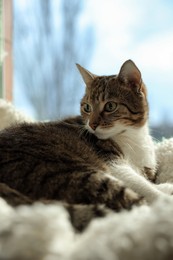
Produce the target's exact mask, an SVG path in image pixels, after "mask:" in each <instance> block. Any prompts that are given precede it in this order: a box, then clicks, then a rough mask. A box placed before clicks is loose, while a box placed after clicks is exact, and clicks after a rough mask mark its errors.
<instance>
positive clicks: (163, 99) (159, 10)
mask: <svg viewBox="0 0 173 260" xmlns="http://www.w3.org/2000/svg"><path fill="white" fill-rule="evenodd" d="M16 1H17V2H18V4H19V5H20V7H21V6H22V8H24V7H26V4H27V2H28V1H27V0H16ZM52 1H53V2H54V3H55V4H58V3H59V1H58V0H52ZM84 2H85V6H84V8H83V12H82V13H81V16H80V26H81V28H82V27H85V26H86V25H87V24H92V26H93V29H94V39H95V43H94V50H93V55H92V58H91V60H90V63H89V65H88V67H87V68H88V69H89V70H90V71H92V72H94V73H95V74H98V75H103V74H116V73H118V71H119V68H120V66H121V64H122V63H123V62H124V61H125V60H127V59H129V58H130V59H132V60H133V61H134V62H135V63H136V65H137V66H138V68H139V69H140V71H141V72H142V76H143V80H144V82H145V83H146V85H147V87H148V93H149V94H148V95H149V103H150V121H151V122H152V124H157V123H160V122H161V120H163V119H164V120H168V121H170V122H171V123H172V124H173V112H172V111H173V101H172V100H173V1H170V0H169V1H168V0H152V1H151V0H145V1H142V0H87V1H84ZM75 62H78V61H74V63H75ZM79 77H80V76H79ZM17 93H18V92H17ZM16 95H17V94H16ZM80 98H81V96H80V94H79V100H80ZM15 103H16V105H17V106H20V101H19V99H18V98H15Z"/></svg>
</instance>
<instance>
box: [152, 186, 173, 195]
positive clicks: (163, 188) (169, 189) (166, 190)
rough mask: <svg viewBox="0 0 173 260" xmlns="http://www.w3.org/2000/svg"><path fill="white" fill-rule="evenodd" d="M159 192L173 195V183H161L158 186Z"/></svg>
mask: <svg viewBox="0 0 173 260" xmlns="http://www.w3.org/2000/svg"><path fill="white" fill-rule="evenodd" d="M156 187H157V189H158V190H159V191H162V192H164V193H166V194H169V195H173V184H172V183H160V184H157V185H156Z"/></svg>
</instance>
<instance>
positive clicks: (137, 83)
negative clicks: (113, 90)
mask: <svg viewBox="0 0 173 260" xmlns="http://www.w3.org/2000/svg"><path fill="white" fill-rule="evenodd" d="M118 78H119V79H120V80H121V81H122V82H123V83H125V84H128V85H129V86H130V87H135V88H136V91H137V92H140V91H141V85H142V78H141V72H140V71H139V69H138V68H137V67H136V65H135V63H134V62H133V61H132V60H127V61H126V62H124V64H123V65H122V67H121V69H120V72H119V74H118Z"/></svg>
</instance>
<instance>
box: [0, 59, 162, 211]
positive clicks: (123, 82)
mask: <svg viewBox="0 0 173 260" xmlns="http://www.w3.org/2000/svg"><path fill="white" fill-rule="evenodd" d="M78 68H79V70H80V72H81V74H82V76H83V79H84V81H85V83H86V85H87V87H86V93H85V95H84V97H83V99H82V101H81V116H79V117H74V118H69V119H66V120H63V121H60V122H47V123H33V124H22V125H18V126H14V127H11V128H8V129H6V130H4V131H2V132H1V134H0V182H3V183H6V184H7V185H9V186H10V187H11V188H13V189H16V190H18V191H20V192H21V193H22V194H24V195H26V196H28V197H29V198H31V199H32V200H40V199H49V200H50V199H51V200H61V201H66V202H68V203H72V204H73V203H75V204H76V203H77V204H100V203H101V204H105V205H106V206H107V207H109V208H111V209H114V210H120V209H121V208H130V207H131V206H132V205H133V204H136V203H138V202H139V201H140V198H141V197H144V198H145V199H146V200H147V201H148V202H152V201H153V200H155V199H157V198H158V197H159V196H161V195H163V193H162V192H161V191H159V187H158V186H156V185H155V184H153V183H152V182H153V181H154V179H155V170H156V159H155V153H154V145H153V141H152V138H151V136H150V134H149V130H148V122H147V121H148V103H147V95H146V88H145V85H144V84H143V82H142V79H141V74H140V71H139V70H138V69H137V67H136V66H135V64H134V63H133V62H132V61H127V62H125V63H124V64H123V66H122V67H121V70H120V72H119V74H118V75H117V76H102V77H98V76H95V75H93V74H92V73H90V72H88V71H87V70H85V69H84V68H82V67H81V66H79V65H78ZM126 187H129V188H131V189H132V190H133V191H135V192H137V193H138V194H136V193H135V192H133V191H132V190H129V189H128V188H126ZM163 190H164V189H163Z"/></svg>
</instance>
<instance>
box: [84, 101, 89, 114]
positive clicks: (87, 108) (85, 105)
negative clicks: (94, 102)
mask: <svg viewBox="0 0 173 260" xmlns="http://www.w3.org/2000/svg"><path fill="white" fill-rule="evenodd" d="M83 110H84V111H85V112H86V113H90V112H91V106H90V105H89V104H87V103H85V104H84V106H83Z"/></svg>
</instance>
